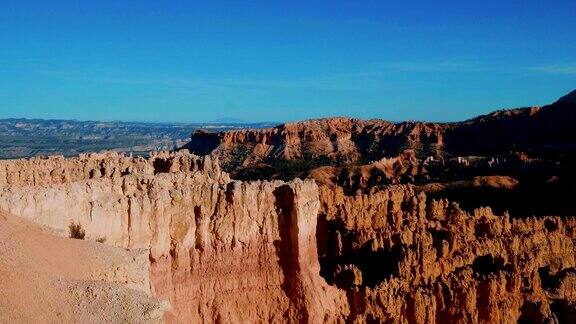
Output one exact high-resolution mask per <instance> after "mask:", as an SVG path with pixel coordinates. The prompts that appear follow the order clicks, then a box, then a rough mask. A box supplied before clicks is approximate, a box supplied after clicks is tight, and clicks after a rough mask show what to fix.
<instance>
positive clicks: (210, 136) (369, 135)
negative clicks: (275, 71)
mask: <svg viewBox="0 0 576 324" xmlns="http://www.w3.org/2000/svg"><path fill="white" fill-rule="evenodd" d="M575 98H576V91H573V92H571V93H570V94H568V95H566V96H564V97H562V98H560V99H559V100H558V101H556V102H554V103H553V104H550V105H547V106H544V107H541V108H540V107H532V108H521V109H515V110H503V111H497V112H494V113H491V114H488V115H484V116H479V117H477V118H473V119H470V120H467V121H463V122H453V123H425V122H401V123H391V122H388V121H384V120H378V119H372V120H359V119H352V118H326V119H317V120H308V121H303V122H297V123H287V124H283V125H279V126H276V127H274V128H268V129H261V130H238V131H226V132H220V133H210V132H206V131H197V132H195V133H194V134H192V138H191V141H190V143H188V144H187V145H185V146H184V148H187V149H189V150H190V151H191V152H196V153H199V154H210V153H214V154H216V155H218V156H219V158H220V160H221V161H222V162H223V163H224V166H225V169H227V170H229V171H237V170H238V169H241V168H251V167H259V166H261V164H263V163H264V164H274V162H277V161H279V160H280V161H293V162H294V161H296V162H305V161H308V160H310V159H319V158H321V159H322V161H323V162H322V163H323V164H327V165H328V164H330V165H333V164H339V163H353V164H362V163H370V162H374V161H377V160H380V159H382V158H393V157H396V156H398V155H399V154H401V153H402V152H404V151H405V150H407V149H411V150H414V151H416V152H417V153H418V156H419V157H427V156H445V155H448V156H466V155H492V156H494V155H500V154H506V153H509V152H510V151H529V152H532V153H537V154H554V155H565V154H573V153H574V152H575V148H576V131H575V129H574V127H573V125H574V123H575V122H576V103H575V102H576V99H575ZM280 167H284V165H283V164H282V165H280ZM280 167H277V168H278V169H280ZM277 171H282V170H277Z"/></svg>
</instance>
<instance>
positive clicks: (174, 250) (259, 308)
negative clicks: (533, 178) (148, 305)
mask: <svg viewBox="0 0 576 324" xmlns="http://www.w3.org/2000/svg"><path fill="white" fill-rule="evenodd" d="M383 168H384V169H385V167H383ZM0 175H1V177H0V183H1V184H2V185H1V186H0V210H3V211H5V212H9V213H11V214H14V215H17V216H19V217H22V218H25V219H28V220H31V221H34V222H36V223H38V224H42V225H44V226H47V227H49V228H51V229H54V230H56V231H57V232H59V233H61V235H63V236H67V235H68V226H69V225H70V223H71V222H73V223H75V224H80V225H81V226H82V228H83V229H85V231H86V236H87V238H88V239H91V240H95V239H101V240H102V239H105V242H106V244H108V245H114V246H119V247H124V248H131V249H135V248H145V249H147V250H148V251H149V252H148V254H149V260H150V262H151V264H150V275H151V279H150V281H151V284H150V285H151V291H152V293H153V294H154V295H155V296H158V297H160V298H164V299H166V300H168V301H169V302H170V304H171V306H172V308H171V310H170V311H168V312H167V313H166V315H165V316H164V320H166V321H170V322H225V323H227V322H292V323H295V322H314V323H315V322H342V321H346V322H355V323H364V322H395V323H434V322H437V323H444V322H447V321H449V322H459V323H468V322H484V323H491V322H516V321H518V320H520V321H522V320H527V321H532V322H555V321H556V322H570V321H574V316H575V314H576V309H575V308H574V303H575V302H576V286H575V284H576V260H575V255H576V253H575V252H576V248H575V244H576V219H575V218H574V217H572V216H564V217H557V216H556V217H555V216H546V217H516V218H511V217H510V216H508V215H494V214H493V213H492V212H491V210H490V209H487V208H481V209H477V210H475V211H474V212H472V213H469V212H465V211H463V210H462V209H461V208H460V207H459V206H458V205H457V204H455V203H450V202H448V201H446V200H439V201H434V200H430V199H428V198H427V197H426V195H425V194H424V193H418V192H417V190H416V189H415V188H414V187H412V186H409V185H405V186H402V185H387V186H383V187H380V188H376V187H374V188H372V189H371V190H368V191H362V192H347V191H346V190H345V189H344V188H343V187H341V186H339V185H337V184H335V183H332V182H326V183H324V184H322V185H321V186H320V187H318V185H317V184H316V183H315V182H314V181H312V180H305V181H302V180H298V179H297V180H294V181H291V182H287V183H286V182H282V181H254V182H241V181H233V180H231V179H230V177H229V176H228V175H227V174H226V173H225V172H223V171H221V170H220V167H219V165H218V162H217V161H216V159H214V158H211V157H203V158H200V157H197V156H194V155H191V154H188V153H187V152H185V151H182V152H178V153H157V154H152V155H151V156H150V157H149V158H147V159H143V158H131V157H127V156H123V155H118V154H102V155H90V156H81V157H78V158H72V159H64V158H46V159H32V160H16V161H3V162H0ZM526 216H530V215H526ZM84 298H87V299H90V298H93V297H91V296H84Z"/></svg>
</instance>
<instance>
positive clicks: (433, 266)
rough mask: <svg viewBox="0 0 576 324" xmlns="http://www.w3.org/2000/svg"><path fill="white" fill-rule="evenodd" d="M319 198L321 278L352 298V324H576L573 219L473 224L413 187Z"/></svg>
mask: <svg viewBox="0 0 576 324" xmlns="http://www.w3.org/2000/svg"><path fill="white" fill-rule="evenodd" d="M320 197H321V198H320V200H321V201H322V204H321V206H322V207H321V212H320V221H319V224H320V227H319V233H323V234H322V235H320V236H319V240H320V241H319V251H320V257H321V262H320V263H321V265H322V274H323V276H324V277H325V278H326V279H327V280H328V282H329V283H331V284H334V285H336V286H337V287H340V288H341V289H344V290H346V291H347V297H348V301H349V304H350V309H351V314H350V316H349V317H348V320H349V321H357V322H365V321H368V322H370V321H377V322H388V321H392V322H398V323H434V322H436V323H478V322H483V323H515V322H517V321H522V320H525V321H527V322H535V323H545V322H547V323H555V322H560V323H568V322H573V321H574V320H575V319H576V317H575V316H576V308H575V306H574V305H575V302H576V294H575V292H576V286H574V284H575V280H576V268H575V265H576V263H575V262H576V259H575V257H576V255H575V251H576V233H575V228H576V218H574V217H564V218H562V217H541V218H534V217H532V218H530V217H528V218H524V219H511V218H510V217H509V216H508V215H503V216H500V215H494V214H493V213H492V212H491V210H490V209H489V208H483V209H477V210H475V211H474V212H473V213H472V214H470V213H467V212H464V211H463V210H461V209H460V208H459V207H458V205H457V204H454V203H450V202H448V201H445V200H442V201H429V200H427V198H426V195H425V194H423V193H420V194H417V193H416V192H415V191H414V188H413V187H411V186H391V187H388V188H387V189H384V190H377V191H373V192H371V193H370V194H357V195H353V196H347V195H345V194H344V192H343V190H342V188H339V187H334V188H329V187H323V188H321V190H320Z"/></svg>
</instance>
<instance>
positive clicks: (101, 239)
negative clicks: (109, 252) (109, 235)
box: [96, 237, 106, 243]
mask: <svg viewBox="0 0 576 324" xmlns="http://www.w3.org/2000/svg"><path fill="white" fill-rule="evenodd" d="M96 242H98V243H104V242H106V237H101V238H99V239H97V240H96Z"/></svg>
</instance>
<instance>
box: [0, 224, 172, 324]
mask: <svg viewBox="0 0 576 324" xmlns="http://www.w3.org/2000/svg"><path fill="white" fill-rule="evenodd" d="M148 276H149V270H148V252H147V251H145V250H134V251H129V250H125V249H121V248H115V247H110V246H106V245H104V244H101V243H97V242H91V241H83V240H75V239H70V238H62V237H57V236H54V235H51V234H49V233H47V232H45V231H43V230H42V229H41V228H39V227H38V226H37V225H34V224H32V223H30V222H27V221H25V220H23V219H20V218H17V217H14V216H11V215H6V214H0V322H1V323H63V322H64V323H79V322H81V323H103V322H108V323H126V322H128V323H155V322H159V321H160V319H161V318H162V315H163V313H164V311H165V310H166V309H167V308H168V307H169V305H168V303H167V302H164V301H160V300H158V299H156V298H153V297H150V296H149V289H150V284H149V277H148Z"/></svg>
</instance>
